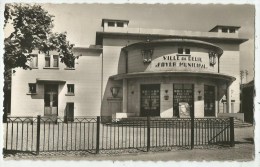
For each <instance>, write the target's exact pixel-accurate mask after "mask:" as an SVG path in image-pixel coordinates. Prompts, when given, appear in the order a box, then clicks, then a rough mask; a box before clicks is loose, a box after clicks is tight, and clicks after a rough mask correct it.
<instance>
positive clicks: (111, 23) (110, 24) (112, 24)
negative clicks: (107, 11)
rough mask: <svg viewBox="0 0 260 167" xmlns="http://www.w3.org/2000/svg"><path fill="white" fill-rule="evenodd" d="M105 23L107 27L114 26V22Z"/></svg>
mask: <svg viewBox="0 0 260 167" xmlns="http://www.w3.org/2000/svg"><path fill="white" fill-rule="evenodd" d="M107 25H108V27H115V22H108V23H107Z"/></svg>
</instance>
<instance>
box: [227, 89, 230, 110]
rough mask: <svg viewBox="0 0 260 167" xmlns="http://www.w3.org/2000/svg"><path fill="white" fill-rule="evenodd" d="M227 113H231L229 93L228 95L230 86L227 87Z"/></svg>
mask: <svg viewBox="0 0 260 167" xmlns="http://www.w3.org/2000/svg"><path fill="white" fill-rule="evenodd" d="M227 113H231V93H230V86H227Z"/></svg>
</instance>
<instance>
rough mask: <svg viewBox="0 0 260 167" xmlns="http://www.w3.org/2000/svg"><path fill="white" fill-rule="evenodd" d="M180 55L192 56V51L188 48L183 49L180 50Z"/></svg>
mask: <svg viewBox="0 0 260 167" xmlns="http://www.w3.org/2000/svg"><path fill="white" fill-rule="evenodd" d="M178 54H181V55H182V54H185V55H189V54H190V49H188V48H185V49H183V48H178Z"/></svg>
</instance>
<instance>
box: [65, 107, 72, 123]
mask: <svg viewBox="0 0 260 167" xmlns="http://www.w3.org/2000/svg"><path fill="white" fill-rule="evenodd" d="M65 115H66V119H67V121H71V122H73V121H74V103H67V105H66V114H65Z"/></svg>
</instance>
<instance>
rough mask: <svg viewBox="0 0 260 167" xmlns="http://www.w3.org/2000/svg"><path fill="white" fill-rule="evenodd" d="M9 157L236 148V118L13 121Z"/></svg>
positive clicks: (7, 139)
mask: <svg viewBox="0 0 260 167" xmlns="http://www.w3.org/2000/svg"><path fill="white" fill-rule="evenodd" d="M4 126H5V127H4V128H5V146H4V150H5V151H28V152H35V153H36V154H39V152H46V151H88V152H91V153H99V150H116V149H130V148H134V149H144V150H146V151H149V150H150V148H156V147H185V148H191V149H192V148H193V147H194V146H201V145H215V144H225V145H227V144H228V145H230V146H234V119H233V118H195V119H191V118H182V119H180V118H168V119H166V118H152V117H138V118H129V119H120V120H118V119H112V118H111V117H76V118H74V120H73V121H68V119H66V118H60V117H41V116H38V117H37V118H36V117H8V118H7V122H6V123H5V124H4Z"/></svg>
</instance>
